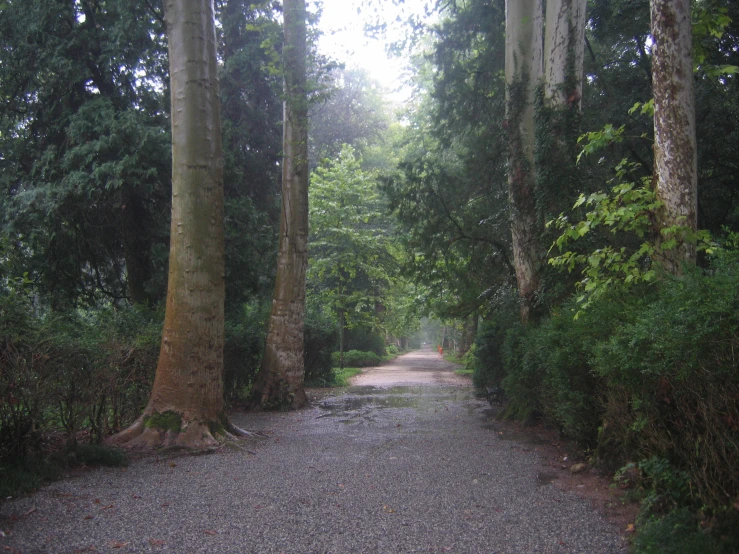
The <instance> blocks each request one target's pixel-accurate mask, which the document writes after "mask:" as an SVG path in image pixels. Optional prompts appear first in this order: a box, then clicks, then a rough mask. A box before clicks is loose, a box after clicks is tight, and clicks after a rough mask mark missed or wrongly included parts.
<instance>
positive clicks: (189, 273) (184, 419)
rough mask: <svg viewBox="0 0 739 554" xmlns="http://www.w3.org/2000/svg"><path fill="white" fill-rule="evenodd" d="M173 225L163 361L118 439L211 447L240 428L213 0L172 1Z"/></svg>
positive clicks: (168, 19) (168, 18)
mask: <svg viewBox="0 0 739 554" xmlns="http://www.w3.org/2000/svg"><path fill="white" fill-rule="evenodd" d="M164 8H165V17H166V22H167V37H168V41H169V69H170V79H171V95H172V116H171V117H172V226H171V237H170V257H169V280H168V283H167V306H166V313H165V319H164V331H163V334H162V343H161V349H160V353H159V364H158V366H157V371H156V377H155V379H154V387H153V390H152V393H151V398H150V399H149V403H148V405H147V406H146V408H145V410H144V413H143V415H142V416H141V417H140V418H139V419H138V420H137V421H136V422H135V423H134V424H133V425H132V426H131V427H129V428H128V429H126V430H125V431H122V432H121V433H119V434H118V435H116V436H115V437H113V439H112V440H113V442H115V443H118V444H124V445H125V446H128V447H148V448H151V447H157V446H175V445H179V446H188V447H196V448H200V447H208V446H213V445H215V444H217V443H218V439H219V437H223V436H227V435H229V431H232V432H235V431H238V430H237V429H236V428H234V427H232V426H231V425H230V424H229V423H228V420H227V418H226V415H225V411H224V402H223V342H224V316H223V303H224V281H223V274H224V238H223V158H222V153H221V120H220V112H219V109H220V100H219V97H218V67H217V63H216V33H215V22H214V11H213V0H166V1H165V3H164Z"/></svg>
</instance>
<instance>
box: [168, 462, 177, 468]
mask: <svg viewBox="0 0 739 554" xmlns="http://www.w3.org/2000/svg"><path fill="white" fill-rule="evenodd" d="M169 467H177V464H176V463H174V462H169Z"/></svg>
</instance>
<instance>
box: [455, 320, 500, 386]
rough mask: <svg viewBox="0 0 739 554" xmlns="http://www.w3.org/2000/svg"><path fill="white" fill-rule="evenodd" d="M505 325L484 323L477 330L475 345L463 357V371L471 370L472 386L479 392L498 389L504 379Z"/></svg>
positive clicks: (494, 321)
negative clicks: (491, 388) (489, 388)
mask: <svg viewBox="0 0 739 554" xmlns="http://www.w3.org/2000/svg"><path fill="white" fill-rule="evenodd" d="M506 329H507V325H505V324H504V323H502V322H500V321H498V320H497V319H496V320H493V321H484V322H483V323H482V324H481V325H480V327H479V329H478V330H477V337H476V338H475V343H474V345H473V346H472V348H471V349H470V351H469V352H468V353H467V354H466V355H465V358H464V360H465V369H471V370H472V384H473V385H474V386H475V389H477V390H478V391H480V392H484V391H485V389H486V388H488V387H500V386H501V384H502V382H503V377H505V371H504V369H503V341H504V340H505V335H506Z"/></svg>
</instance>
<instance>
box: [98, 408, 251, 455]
mask: <svg viewBox="0 0 739 554" xmlns="http://www.w3.org/2000/svg"><path fill="white" fill-rule="evenodd" d="M252 435H253V434H252V433H249V432H248V431H244V430H242V429H239V428H238V427H236V426H235V425H233V424H232V423H230V422H229V421H228V418H226V417H225V416H223V418H222V419H221V420H216V421H210V422H202V421H199V420H196V419H186V418H185V417H183V416H182V415H181V414H178V413H176V412H172V411H168V412H164V413H157V412H153V413H149V414H147V413H144V414H143V415H142V416H141V417H139V418H138V419H137V420H136V421H135V422H134V423H133V424H132V425H131V426H130V427H128V429H124V430H123V431H121V432H120V433H118V434H116V435H113V436H112V437H111V438H110V439H108V442H109V443H110V444H112V445H115V446H120V447H122V448H125V449H128V450H142V451H146V450H151V451H154V450H160V449H165V448H174V447H180V448H187V449H191V450H208V449H212V448H216V447H218V446H221V445H222V444H224V443H225V442H230V441H236V440H238V439H239V438H243V437H249V436H252Z"/></svg>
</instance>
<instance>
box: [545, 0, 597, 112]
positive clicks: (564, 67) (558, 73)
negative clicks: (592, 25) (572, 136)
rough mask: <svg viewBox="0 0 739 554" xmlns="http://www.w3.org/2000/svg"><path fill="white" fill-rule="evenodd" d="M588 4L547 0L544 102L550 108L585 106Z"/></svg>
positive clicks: (585, 0)
mask: <svg viewBox="0 0 739 554" xmlns="http://www.w3.org/2000/svg"><path fill="white" fill-rule="evenodd" d="M586 8H587V0H547V10H546V20H545V28H546V33H545V38H544V98H545V99H546V100H547V103H548V104H549V105H550V106H558V107H565V106H567V107H570V106H573V105H574V106H577V108H578V110H579V109H580V106H581V104H582V102H581V100H582V79H583V58H584V56H585V23H586V21H587V19H586V17H585V11H586Z"/></svg>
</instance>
